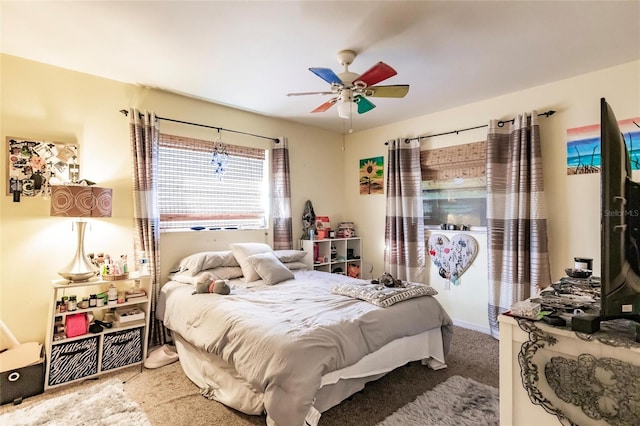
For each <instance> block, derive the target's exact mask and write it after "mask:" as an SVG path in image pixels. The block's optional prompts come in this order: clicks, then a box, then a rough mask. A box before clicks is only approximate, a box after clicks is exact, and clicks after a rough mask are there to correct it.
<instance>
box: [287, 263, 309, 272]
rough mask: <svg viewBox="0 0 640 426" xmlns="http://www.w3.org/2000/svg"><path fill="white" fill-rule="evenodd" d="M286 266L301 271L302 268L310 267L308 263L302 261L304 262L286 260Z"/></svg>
mask: <svg viewBox="0 0 640 426" xmlns="http://www.w3.org/2000/svg"><path fill="white" fill-rule="evenodd" d="M284 266H286V267H287V268H289V269H290V270H292V271H299V270H301V269H304V270H306V269H309V266H307V264H306V263H302V262H286V263H284Z"/></svg>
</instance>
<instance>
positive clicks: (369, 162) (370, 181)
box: [360, 157, 384, 195]
mask: <svg viewBox="0 0 640 426" xmlns="http://www.w3.org/2000/svg"><path fill="white" fill-rule="evenodd" d="M370 194H384V157H374V158H365V159H364V160H360V195H370Z"/></svg>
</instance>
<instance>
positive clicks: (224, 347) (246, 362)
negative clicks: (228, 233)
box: [161, 271, 452, 425]
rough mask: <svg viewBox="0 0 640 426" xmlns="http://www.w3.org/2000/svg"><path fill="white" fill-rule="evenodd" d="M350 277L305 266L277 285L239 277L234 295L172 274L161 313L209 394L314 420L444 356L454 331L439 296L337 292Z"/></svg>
mask: <svg viewBox="0 0 640 426" xmlns="http://www.w3.org/2000/svg"><path fill="white" fill-rule="evenodd" d="M349 280H353V279H352V278H349V277H346V276H343V275H336V274H328V273H324V272H318V271H299V272H296V273H295V278H294V279H292V280H287V281H284V282H282V283H279V284H277V285H272V286H267V285H265V284H264V283H261V282H259V281H258V282H253V283H248V284H247V283H243V282H242V281H240V280H234V281H232V282H231V288H232V292H231V295H228V296H220V295H214V294H193V293H194V287H193V286H190V285H187V284H182V283H177V282H169V283H167V284H166V285H165V286H163V289H162V297H161V300H162V301H163V302H162V304H163V305H164V306H163V307H162V310H163V313H164V318H163V319H164V322H165V325H166V326H167V327H168V328H169V329H171V330H172V331H173V332H174V334H175V336H176V346H177V347H178V353H179V354H180V357H181V362H184V364H183V368H184V369H185V373H186V374H187V375H188V376H189V378H190V379H191V380H192V381H194V383H196V384H197V385H198V386H199V387H200V388H201V391H202V393H203V394H204V395H205V396H207V397H209V398H212V399H216V400H218V401H220V402H223V403H224V404H226V405H229V406H231V407H233V408H236V409H238V410H240V411H243V412H245V413H247V414H260V413H263V412H266V413H267V419H268V421H269V423H270V424H276V425H291V424H293V425H295V424H303V423H304V421H305V418H306V419H307V421H309V420H310V419H311V422H310V423H312V424H313V423H314V422H313V418H317V417H318V416H317V415H316V416H313V415H311V416H309V415H310V414H314V413H319V412H321V411H324V410H326V409H328V408H330V407H331V406H333V405H335V404H336V403H339V402H340V401H341V400H342V399H344V397H346V396H348V395H350V394H352V393H353V392H356V391H358V390H360V389H362V387H363V386H364V383H366V382H367V381H369V380H374V379H375V378H378V377H380V376H381V375H383V374H385V373H386V372H388V371H390V370H392V369H394V368H396V367H398V366H400V365H403V364H405V363H406V362H408V361H413V360H418V359H431V362H432V363H433V365H434V366H435V367H436V368H437V367H442V366H444V364H445V356H446V353H447V352H448V348H449V344H450V341H451V335H452V323H451V319H450V318H449V316H448V315H447V314H446V312H445V311H444V310H443V309H442V307H441V306H440V304H439V303H438V302H437V300H436V299H435V298H433V297H430V296H423V297H417V298H414V299H410V300H406V301H403V302H400V303H396V304H395V305H393V306H390V307H387V308H380V307H377V306H374V305H372V304H370V303H367V302H365V301H361V300H358V299H352V298H349V297H346V296H341V295H335V294H332V293H331V288H332V287H334V286H336V285H338V284H340V283H344V282H348V281H349ZM330 388H333V389H332V391H331V392H328V391H327V389H330ZM336 390H338V391H336Z"/></svg>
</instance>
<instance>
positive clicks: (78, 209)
mask: <svg viewBox="0 0 640 426" xmlns="http://www.w3.org/2000/svg"><path fill="white" fill-rule="evenodd" d="M50 215H51V216H61V217H73V218H78V220H76V221H74V224H75V226H76V230H77V231H78V244H77V247H76V254H75V255H74V256H73V259H72V260H71V262H70V263H69V264H68V265H67V266H66V267H65V268H63V269H62V270H61V271H59V272H58V274H60V276H62V277H63V278H65V279H67V280H69V281H74V282H75V281H86V280H88V279H89V278H92V277H94V276H96V274H97V272H98V268H97V266H95V265H94V264H93V263H92V262H91V261H90V260H89V258H88V257H87V255H86V254H85V252H84V230H85V227H86V225H87V222H85V221H84V219H83V218H85V217H111V189H109V188H98V187H95V186H81V185H54V186H52V187H51V212H50Z"/></svg>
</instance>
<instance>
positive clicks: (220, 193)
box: [158, 134, 269, 231]
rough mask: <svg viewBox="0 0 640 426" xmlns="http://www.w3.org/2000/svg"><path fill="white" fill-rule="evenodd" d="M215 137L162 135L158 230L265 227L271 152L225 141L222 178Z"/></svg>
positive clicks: (159, 160)
mask: <svg viewBox="0 0 640 426" xmlns="http://www.w3.org/2000/svg"><path fill="white" fill-rule="evenodd" d="M213 149H214V142H213V141H204V140H199V139H190V138H185V137H179V136H172V135H166V134H160V139H159V152H158V192H159V194H158V198H159V206H160V230H161V231H162V230H164V231H166V230H171V229H188V228H191V227H194V226H202V227H205V228H209V229H263V228H266V227H267V218H268V215H267V212H268V198H269V197H268V195H269V183H268V182H269V180H268V163H267V160H268V151H267V150H265V149H258V148H249V147H242V146H236V145H227V147H226V149H227V153H228V154H229V161H228V163H227V167H226V172H225V173H224V175H223V178H222V179H219V178H218V176H216V175H215V174H214V172H213V171H214V167H213V165H212V164H211V157H212V153H213Z"/></svg>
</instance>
